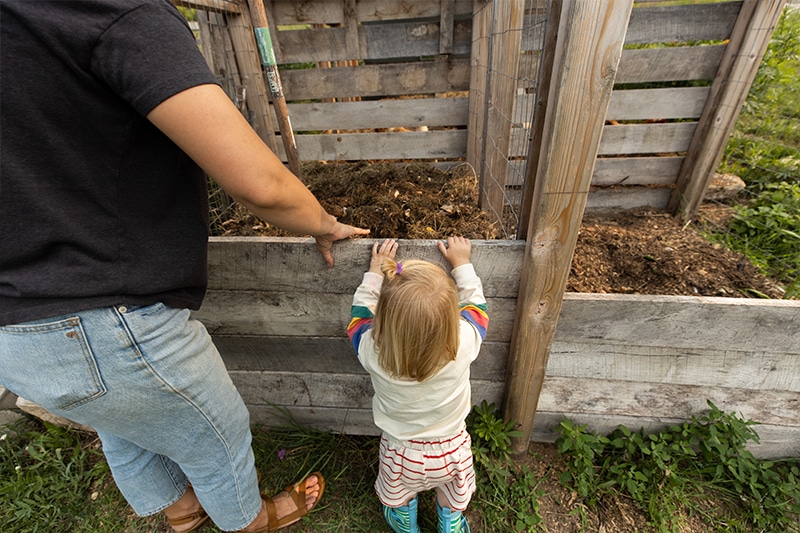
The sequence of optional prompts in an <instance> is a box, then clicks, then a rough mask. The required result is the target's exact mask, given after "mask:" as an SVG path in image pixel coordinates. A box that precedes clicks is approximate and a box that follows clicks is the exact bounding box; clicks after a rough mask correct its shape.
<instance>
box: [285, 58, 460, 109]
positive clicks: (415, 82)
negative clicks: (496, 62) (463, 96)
mask: <svg viewBox="0 0 800 533" xmlns="http://www.w3.org/2000/svg"><path fill="white" fill-rule="evenodd" d="M469 71H470V68H469V60H468V59H448V60H446V61H422V62H415V63H408V64H406V63H399V64H387V65H364V66H359V67H348V68H328V69H311V70H285V71H282V72H281V81H282V82H283V90H284V92H285V93H286V99H287V100H317V99H323V98H333V97H345V96H382V97H386V96H395V95H409V94H430V93H444V92H451V91H466V90H468V89H469Z"/></svg>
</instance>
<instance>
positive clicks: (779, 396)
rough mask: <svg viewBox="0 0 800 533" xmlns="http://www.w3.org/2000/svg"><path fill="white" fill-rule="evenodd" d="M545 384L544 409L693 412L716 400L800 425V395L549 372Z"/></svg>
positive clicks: (753, 415)
mask: <svg viewBox="0 0 800 533" xmlns="http://www.w3.org/2000/svg"><path fill="white" fill-rule="evenodd" d="M545 381H546V384H545V386H543V387H542V396H541V399H542V402H543V403H542V409H543V410H544V411H553V410H557V411H562V412H574V413H585V414H597V415H604V414H608V413H611V412H613V413H618V414H624V415H625V416H637V417H653V418H659V417H670V418H671V417H678V418H684V419H686V418H689V417H690V416H691V415H692V414H694V413H698V412H702V411H703V410H705V409H707V408H708V407H707V404H706V400H711V401H712V402H713V403H714V404H715V405H716V406H717V407H718V408H719V409H721V410H723V411H726V412H727V411H735V412H737V413H741V415H742V416H743V417H745V418H750V419H752V420H756V421H759V422H761V423H763V424H775V425H783V426H798V427H800V395H798V394H797V393H796V392H792V391H764V390H756V389H733V388H724V387H708V386H698V385H672V384H669V385H668V384H663V383H646V382H640V381H616V380H604V379H585V378H573V377H553V376H548V378H547V379H546V380H545Z"/></svg>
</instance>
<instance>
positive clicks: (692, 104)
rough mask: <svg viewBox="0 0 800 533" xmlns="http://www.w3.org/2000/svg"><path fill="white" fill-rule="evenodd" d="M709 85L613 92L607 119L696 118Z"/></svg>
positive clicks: (700, 110)
mask: <svg viewBox="0 0 800 533" xmlns="http://www.w3.org/2000/svg"><path fill="white" fill-rule="evenodd" d="M709 91H710V88H709V87H682V88H675V89H635V90H629V91H614V92H613V93H611V102H610V103H609V105H608V113H607V114H606V120H647V119H674V118H698V117H699V116H700V114H701V113H702V112H703V105H704V104H705V102H706V99H707V98H708V92H709Z"/></svg>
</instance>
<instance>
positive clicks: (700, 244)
mask: <svg viewBox="0 0 800 533" xmlns="http://www.w3.org/2000/svg"><path fill="white" fill-rule="evenodd" d="M303 171H304V179H305V182H306V184H307V185H308V187H309V189H310V190H311V191H312V192H313V193H314V194H315V195H316V196H317V198H319V200H320V202H321V203H322V205H323V206H325V208H326V209H327V210H328V212H330V213H331V214H333V215H335V216H336V217H338V218H339V220H341V221H342V222H345V223H348V224H353V225H355V226H359V227H364V228H369V229H370V230H371V235H370V236H371V237H376V238H383V237H391V238H397V239H438V238H443V237H447V236H452V235H460V236H464V237H468V238H470V239H506V238H513V237H514V235H515V233H516V224H515V221H514V217H513V214H512V213H511V212H510V211H509V212H508V213H506V214H505V215H506V216H505V223H506V224H505V226H503V225H500V224H498V223H497V222H495V221H494V218H493V217H492V216H490V215H489V214H487V213H484V212H483V211H481V210H480V209H479V208H478V190H477V185H476V180H475V178H474V175H473V174H472V173H471V172H470V171H469V168H468V167H466V166H461V167H455V168H454V169H452V170H450V171H448V172H444V171H441V170H439V169H437V168H435V167H432V166H430V165H427V164H409V165H396V164H389V163H353V164H322V163H313V164H307V165H306V166H305V167H304V169H303ZM728 211H729V210H727V209H726V208H725V207H724V206H722V207H714V206H706V207H704V209H703V210H702V211H701V219H702V221H710V222H712V223H720V222H724V218H725V217H726V216H729V212H728ZM697 227H698V226H697V224H694V225H690V226H688V227H682V226H681V225H680V224H679V223H678V222H677V220H676V219H675V218H673V217H672V216H670V215H669V214H667V213H664V212H657V211H655V210H645V209H640V210H636V211H633V212H625V213H619V214H618V215H617V216H615V217H613V218H608V217H605V218H592V217H590V216H587V217H585V218H584V221H583V223H582V225H581V229H580V233H579V235H578V242H577V244H576V248H575V254H574V257H573V261H572V268H571V271H570V277H569V279H568V282H567V291H570V292H593V293H615V294H653V295H690V296H723V297H736V298H742V297H765V296H766V297H769V298H782V296H783V293H782V291H781V289H780V287H779V286H778V285H777V284H776V283H775V282H774V281H772V280H770V279H768V278H766V277H764V276H762V275H761V274H760V273H759V272H758V270H757V269H756V268H755V267H754V266H753V264H752V263H751V262H750V261H749V260H748V259H747V258H746V257H745V256H743V255H741V254H739V253H737V252H733V251H731V250H728V249H726V248H723V247H721V246H719V245H717V244H712V243H710V242H709V241H707V240H706V239H705V238H703V237H702V236H701V235H700V234H699V233H698V230H697ZM220 234H222V235H272V236H287V235H289V234H287V233H286V232H284V231H282V230H279V229H277V228H273V227H270V226H269V225H268V224H266V223H264V222H262V221H260V220H258V219H256V218H255V217H253V216H252V215H249V214H248V213H246V212H245V211H244V210H236V211H235V212H234V213H233V214H232V216H229V217H228V219H227V220H226V221H225V222H223V223H222V230H221V232H220Z"/></svg>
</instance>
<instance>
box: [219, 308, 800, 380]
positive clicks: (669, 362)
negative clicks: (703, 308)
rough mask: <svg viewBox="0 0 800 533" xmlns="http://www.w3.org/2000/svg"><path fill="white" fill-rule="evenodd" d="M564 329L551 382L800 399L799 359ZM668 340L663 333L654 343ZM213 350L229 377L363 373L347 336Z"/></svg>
mask: <svg viewBox="0 0 800 533" xmlns="http://www.w3.org/2000/svg"><path fill="white" fill-rule="evenodd" d="M572 303H574V302H572ZM569 304H570V302H568V303H567V304H566V307H570V305H569ZM563 329H564V328H561V329H557V330H556V334H555V338H554V341H553V346H552V348H551V352H550V357H549V359H548V363H547V376H550V377H565V378H576V379H607V380H617V381H637V382H647V383H662V384H671V385H696V386H708V387H724V388H732V389H753V390H764V391H769V390H776V391H793V392H800V357H798V354H793V353H787V352H764V351H751V350H747V349H736V347H733V346H731V345H729V344H725V345H723V346H720V347H714V348H702V349H701V348H693V347H689V348H685V347H680V348H679V347H672V346H669V347H664V346H654V345H652V341H651V338H648V337H647V336H646V335H647V334H648V332H644V333H642V334H639V335H632V336H631V338H630V340H629V344H615V343H612V342H606V341H604V340H602V339H594V340H593V339H580V340H565V339H564V337H566V334H565V333H563V332H562V330H563ZM669 334H670V333H669V331H664V332H661V333H659V336H660V338H662V339H663V338H665V337H666V336H668V335H669ZM214 343H215V344H216V346H217V348H218V349H219V351H220V354H222V357H223V359H224V360H225V365H226V367H227V368H228V370H230V371H233V370H242V371H270V372H322V373H325V372H334V373H336V372H338V373H355V374H360V373H363V370H362V368H361V366H360V364H359V363H358V361H357V360H356V357H355V353H354V351H353V347H352V346H351V344H350V341H349V340H348V339H347V337H346V336H344V333H342V335H341V336H338V337H291V336H255V335H249V336H226V335H215V336H214ZM773 349H774V347H773ZM507 360H508V343H507V342H493V341H488V342H486V343H484V344H483V346H482V347H481V353H480V355H479V356H478V358H477V359H476V360H475V362H474V363H473V364H472V368H471V373H472V377H473V378H475V379H479V380H488V381H505V371H506V364H507ZM754 376H758V377H757V379H756V378H754Z"/></svg>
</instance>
